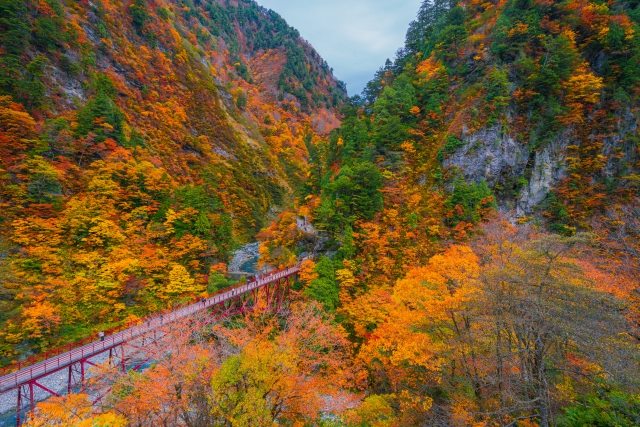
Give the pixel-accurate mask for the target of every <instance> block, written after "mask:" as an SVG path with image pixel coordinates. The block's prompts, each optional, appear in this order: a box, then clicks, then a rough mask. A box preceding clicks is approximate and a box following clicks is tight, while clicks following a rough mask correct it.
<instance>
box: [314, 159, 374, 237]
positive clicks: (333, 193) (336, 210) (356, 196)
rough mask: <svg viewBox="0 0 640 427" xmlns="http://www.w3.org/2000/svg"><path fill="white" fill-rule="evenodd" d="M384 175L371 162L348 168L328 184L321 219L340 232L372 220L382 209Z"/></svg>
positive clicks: (318, 214) (319, 211)
mask: <svg viewBox="0 0 640 427" xmlns="http://www.w3.org/2000/svg"><path fill="white" fill-rule="evenodd" d="M381 187H382V174H381V173H380V171H379V170H378V168H377V167H376V166H375V165H374V164H373V163H370V162H358V163H355V164H353V165H350V166H344V167H343V168H342V169H341V170H340V173H339V174H338V175H337V176H336V178H335V180H334V181H333V182H331V183H330V184H328V185H327V186H326V188H325V191H324V193H323V199H322V203H321V206H320V208H319V209H318V212H317V216H318V219H319V222H320V223H321V225H322V226H323V227H324V228H325V229H326V230H329V231H332V232H333V233H336V232H338V231H342V230H344V229H345V227H346V226H347V225H349V224H352V223H353V222H354V221H356V220H359V219H365V220H370V219H372V218H373V216H374V215H375V214H376V213H377V212H378V211H380V209H382V205H383V199H382V193H380V188H381Z"/></svg>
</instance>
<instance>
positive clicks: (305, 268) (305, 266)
mask: <svg viewBox="0 0 640 427" xmlns="http://www.w3.org/2000/svg"><path fill="white" fill-rule="evenodd" d="M298 278H299V280H300V282H302V284H303V285H305V286H308V285H309V283H311V282H312V281H314V280H315V279H317V278H318V273H316V263H315V262H313V260H311V259H305V260H304V261H302V262H301V263H300V273H299V275H298Z"/></svg>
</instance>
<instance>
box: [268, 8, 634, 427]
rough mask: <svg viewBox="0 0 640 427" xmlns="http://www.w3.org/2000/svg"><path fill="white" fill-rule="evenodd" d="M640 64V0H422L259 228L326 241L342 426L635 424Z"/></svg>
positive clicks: (324, 267) (313, 294) (274, 245)
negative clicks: (338, 328) (350, 352)
mask: <svg viewBox="0 0 640 427" xmlns="http://www.w3.org/2000/svg"><path fill="white" fill-rule="evenodd" d="M638 64H640V4H639V3H638V2H637V1H608V2H605V1H588V0H567V1H546V0H498V1H476V0H468V1H467V0H462V1H448V0H434V1H424V2H423V4H422V7H421V9H420V12H419V15H418V19H417V20H416V21H415V22H413V23H412V24H411V26H410V29H409V31H408V34H407V41H406V45H405V47H404V48H403V49H401V50H400V51H399V52H398V56H397V58H396V59H395V60H394V61H388V62H387V63H386V65H385V66H384V67H383V68H381V69H380V70H379V71H378V72H377V73H376V75H375V78H374V79H373V80H372V81H371V82H370V83H369V84H368V85H367V88H366V90H365V91H364V93H363V96H362V97H355V98H354V99H352V100H351V102H350V103H349V105H347V106H346V107H345V108H344V110H343V113H344V117H343V121H342V125H341V126H340V128H338V129H336V130H335V131H334V132H333V133H332V134H331V135H330V137H329V138H327V139H326V140H323V141H322V142H320V143H318V144H316V145H314V147H313V149H312V150H311V152H310V159H311V168H310V174H309V179H308V180H307V185H306V195H305V197H304V198H303V199H301V200H300V201H299V204H298V206H297V207H296V209H295V210H291V211H288V212H284V213H282V214H281V215H280V217H279V218H278V220H277V221H276V222H274V223H273V224H272V225H270V226H269V227H268V228H266V229H265V230H264V231H263V232H262V233H261V235H260V236H261V238H262V239H263V240H264V244H263V246H262V250H263V255H264V258H263V259H264V260H266V261H269V262H271V263H275V264H278V263H280V264H283V265H286V264H288V263H290V262H291V260H292V259H294V258H295V255H297V254H300V253H303V252H309V251H313V250H315V251H316V253H317V254H318V256H319V259H317V260H315V261H305V263H304V265H303V273H302V274H301V281H302V285H301V288H302V292H303V294H304V295H305V296H306V297H307V298H310V299H313V300H316V301H318V302H319V303H321V304H322V305H323V307H324V308H325V310H326V311H328V312H330V313H334V314H335V316H336V319H338V320H339V321H340V323H341V324H342V325H344V327H345V328H346V329H347V330H348V331H349V333H350V337H351V339H352V340H353V341H354V342H355V343H356V344H357V346H358V349H357V351H356V354H357V355H356V357H355V359H356V360H358V361H362V362H363V363H364V364H365V366H366V367H365V370H366V371H367V373H368V376H367V378H368V384H367V397H366V398H365V399H364V400H363V401H362V403H361V405H360V406H359V408H358V409H357V410H355V413H353V412H352V413H347V416H346V417H345V419H347V420H355V421H354V422H353V423H352V424H349V423H347V424H349V425H377V423H380V425H386V424H384V423H388V425H443V426H444V425H447V426H449V425H465V426H466V425H542V426H548V425H556V424H559V425H565V426H579V425H594V424H598V423H602V424H604V425H606V424H608V423H610V421H607V420H611V419H614V418H615V419H619V420H620V421H616V423H618V422H619V423H620V424H621V425H634V424H637V422H638V416H637V414H638V413H639V410H638V408H639V406H638V402H639V400H638V395H637V390H638V389H639V388H640V377H638V375H637V357H638V353H637V344H638V339H639V337H640V333H639V332H638V331H639V330H640V311H639V308H640V305H639V304H638V301H640V282H639V281H638V277H639V276H638V274H639V273H640V262H639V260H640V258H638V254H640V239H639V237H640V226H639V223H638V219H637V217H638V212H639V210H640V197H639V190H640V188H639V187H638V182H639V181H638V177H639V176H640V175H639V173H640V144H639V141H640V139H639V137H638V124H639V120H640V111H639V108H638V107H640V98H639V96H640V69H639V68H638ZM302 217H304V218H302ZM301 222H302V223H303V224H307V223H309V222H310V223H312V224H313V226H307V227H305V228H303V227H300V225H299V224H300V223H301ZM283 248H286V249H283ZM319 248H320V250H318V249H319ZM605 343H606V344H605ZM630 366H632V367H633V368H631V370H628V369H627V367H630ZM634 370H635V372H634ZM617 398H619V399H620V400H619V403H620V405H621V406H618V405H617V404H616V403H614V401H615V400H616V399H617ZM596 407H597V409H594V408H596ZM623 407H624V408H627V409H628V410H627V409H623ZM350 417H354V418H350Z"/></svg>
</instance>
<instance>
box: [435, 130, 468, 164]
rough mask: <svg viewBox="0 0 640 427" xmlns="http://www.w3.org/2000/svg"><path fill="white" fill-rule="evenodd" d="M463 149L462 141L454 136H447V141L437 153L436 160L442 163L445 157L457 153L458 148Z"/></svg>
mask: <svg viewBox="0 0 640 427" xmlns="http://www.w3.org/2000/svg"><path fill="white" fill-rule="evenodd" d="M462 147H464V141H463V140H461V139H460V138H458V137H456V136H455V135H449V136H447V141H446V142H445V144H444V147H442V150H440V151H439V152H438V160H440V161H443V160H444V158H445V157H447V156H448V155H451V154H453V153H455V152H456V151H458V149H459V148H462Z"/></svg>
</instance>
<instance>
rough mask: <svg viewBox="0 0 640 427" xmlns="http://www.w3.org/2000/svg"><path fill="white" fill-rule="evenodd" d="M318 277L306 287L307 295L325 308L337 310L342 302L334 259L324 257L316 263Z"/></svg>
mask: <svg viewBox="0 0 640 427" xmlns="http://www.w3.org/2000/svg"><path fill="white" fill-rule="evenodd" d="M316 273H318V278H317V279H315V280H313V281H312V282H311V283H310V284H309V286H308V287H307V288H306V289H305V291H304V292H305V295H307V296H308V297H309V298H312V299H314V300H316V301H318V302H319V303H321V304H322V305H323V307H324V308H325V310H335V309H336V308H337V307H338V304H339V303H340V286H339V285H338V282H337V281H336V278H335V268H334V265H333V261H332V260H331V258H329V257H326V256H325V257H322V258H320V260H319V261H318V264H317V265H316Z"/></svg>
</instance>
